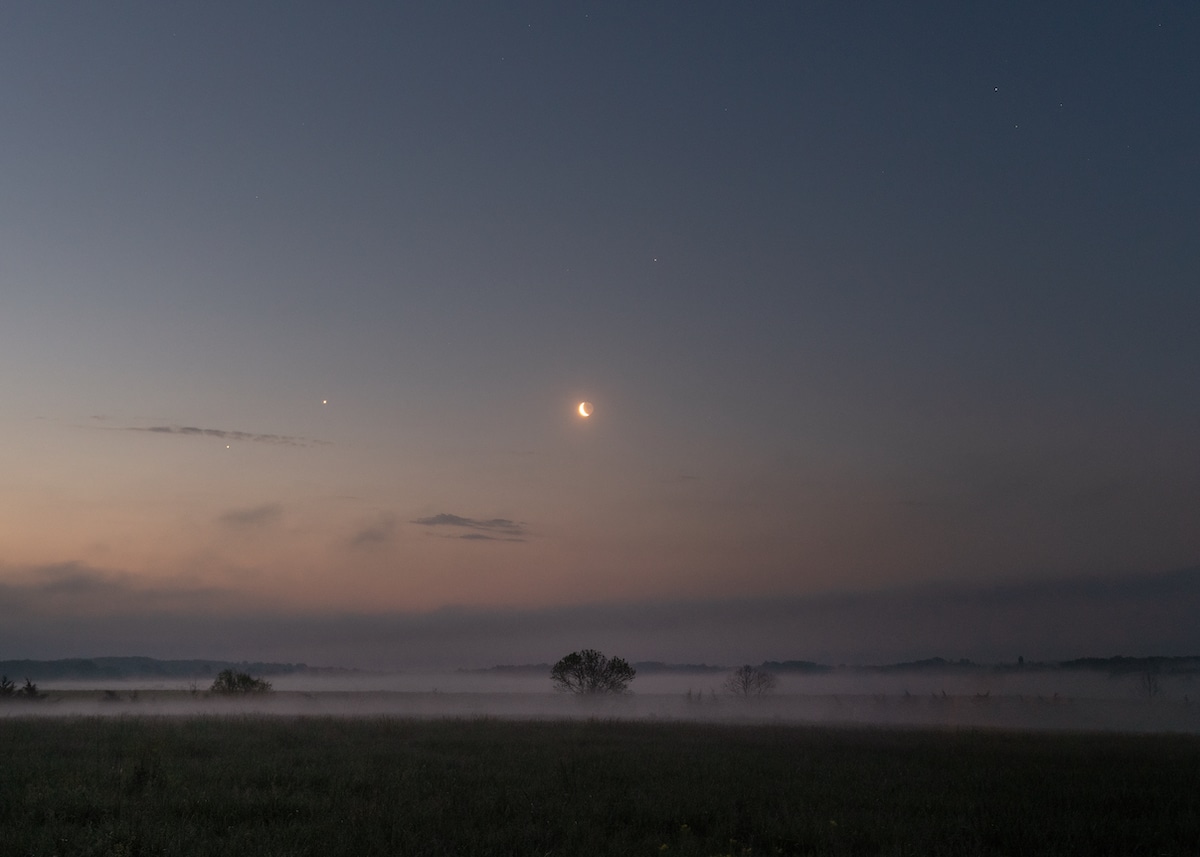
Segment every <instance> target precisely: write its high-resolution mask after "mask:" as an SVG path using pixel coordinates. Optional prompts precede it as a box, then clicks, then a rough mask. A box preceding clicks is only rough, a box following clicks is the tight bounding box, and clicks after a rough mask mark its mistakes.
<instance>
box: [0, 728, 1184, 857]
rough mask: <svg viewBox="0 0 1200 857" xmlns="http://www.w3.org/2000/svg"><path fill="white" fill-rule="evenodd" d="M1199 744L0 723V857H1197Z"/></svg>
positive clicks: (720, 731) (805, 732)
mask: <svg viewBox="0 0 1200 857" xmlns="http://www.w3.org/2000/svg"><path fill="white" fill-rule="evenodd" d="M1198 795H1200V739H1198V738H1197V737H1195V736H1163V735H1158V736H1154V735H1141V736H1133V735H1111V734H1110V735H1048V734H1015V733H986V732H950V731H874V730H865V729H861V730H852V729H821V728H807V727H795V726H778V727H777V726H720V725H701V724H686V723H645V722H636V723H632V722H611V721H577V722H512V721H496V720H459V721H453V720H448V721H416V720H399V719H375V720H368V719H352V718H297V719H287V718H278V717H274V718H256V717H245V718H239V717H196V718H153V717H146V718H135V717H122V718H78V719H32V718H31V719H24V718H20V719H5V720H0V854H4V855H64V857H66V855H72V857H74V855H112V857H117V855H121V856H122V857H126V855H132V856H134V857H136V856H138V855H159V854H162V855H196V857H202V856H203V855H218V854H219V855H251V857H273V855H298V854H312V855H622V857H628V855H716V854H737V855H742V854H746V855H749V854H754V855H767V854H889V855H892V854H894V855H900V854H913V855H937V854H946V855H969V854H1011V855H1028V854H1121V855H1133V854H1147V855H1159V854H1197V853H1200V797H1198Z"/></svg>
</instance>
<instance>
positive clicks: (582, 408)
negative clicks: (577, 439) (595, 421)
mask: <svg viewBox="0 0 1200 857" xmlns="http://www.w3.org/2000/svg"><path fill="white" fill-rule="evenodd" d="M594 410H596V408H595V407H594V406H593V405H592V403H591V402H580V403H579V416H581V417H590V416H591V415H592V411H594Z"/></svg>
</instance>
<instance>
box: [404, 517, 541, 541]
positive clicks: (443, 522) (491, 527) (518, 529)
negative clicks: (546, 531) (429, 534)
mask: <svg viewBox="0 0 1200 857" xmlns="http://www.w3.org/2000/svg"><path fill="white" fill-rule="evenodd" d="M412 523H414V524H420V525H421V526H423V527H457V528H460V529H465V530H469V531H470V532H467V533H460V534H457V535H453V536H450V538H459V539H470V540H472V541H496V542H522V541H525V539H524V538H522V536H524V535H525V534H526V530H525V527H524V525H523V524H520V523H518V522H516V521H512V520H509V519H508V518H488V519H486V520H481V519H478V518H464V517H462V516H461V515H451V514H448V513H446V512H443V513H441V514H439V515H431V516H430V517H428V518H417V519H416V520H415V521H413V522H412Z"/></svg>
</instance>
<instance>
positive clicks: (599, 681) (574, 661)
mask: <svg viewBox="0 0 1200 857" xmlns="http://www.w3.org/2000/svg"><path fill="white" fill-rule="evenodd" d="M636 675H637V670H635V669H634V668H633V667H631V666H630V665H629V663H628V662H627V661H625V660H624V659H622V658H612V659H609V658H607V657H605V656H604V655H602V654H600V652H598V651H596V650H595V649H584V650H583V651H582V652H571V654H569V655H567V656H566V657H565V658H563V659H562V660H560V661H559V662H558V663H556V664H555V665H554V667H553V668H552V669H551V670H550V681H552V682H553V683H554V689H555V690H561V691H567V692H570V693H587V694H591V693H624V692H625V691H626V689H627V688H628V686H629V682H631V681H633V679H634V676H636Z"/></svg>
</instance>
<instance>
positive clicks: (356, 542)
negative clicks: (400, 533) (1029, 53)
mask: <svg viewBox="0 0 1200 857" xmlns="http://www.w3.org/2000/svg"><path fill="white" fill-rule="evenodd" d="M395 534H396V519H395V517H394V516H392V515H380V516H379V518H378V519H377V520H376V521H375V522H374V523H372V524H368V525H367V526H365V527H363V528H362V529H361V530H359V531H358V532H357V533H355V534H354V535H353V536H351V537H350V545H351V547H356V548H361V547H370V546H371V545H378V544H383V543H384V542H389V541H391V540H392V538H393V537H394V536H395Z"/></svg>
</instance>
